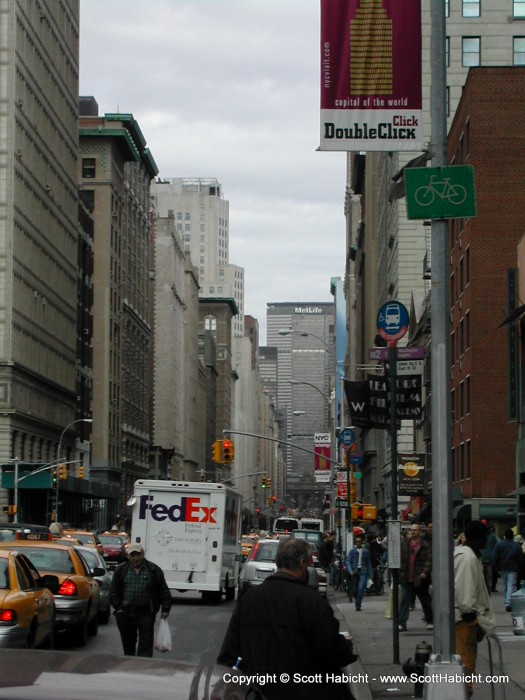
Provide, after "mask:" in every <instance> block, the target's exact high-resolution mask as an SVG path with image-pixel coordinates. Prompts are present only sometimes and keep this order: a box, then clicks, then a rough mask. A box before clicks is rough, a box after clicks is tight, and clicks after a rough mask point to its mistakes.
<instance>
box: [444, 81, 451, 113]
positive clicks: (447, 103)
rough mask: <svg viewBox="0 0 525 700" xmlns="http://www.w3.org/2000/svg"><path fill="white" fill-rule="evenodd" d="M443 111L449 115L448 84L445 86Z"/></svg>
mask: <svg viewBox="0 0 525 700" xmlns="http://www.w3.org/2000/svg"><path fill="white" fill-rule="evenodd" d="M445 113H446V115H447V117H450V87H449V86H448V85H447V87H446V88H445Z"/></svg>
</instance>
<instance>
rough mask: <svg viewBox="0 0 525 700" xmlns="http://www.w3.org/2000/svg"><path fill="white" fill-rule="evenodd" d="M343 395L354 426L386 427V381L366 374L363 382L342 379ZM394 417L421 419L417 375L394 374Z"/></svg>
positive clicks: (388, 412) (387, 402) (387, 397)
mask: <svg viewBox="0 0 525 700" xmlns="http://www.w3.org/2000/svg"><path fill="white" fill-rule="evenodd" d="M344 387H345V395H346V400H347V402H348V407H349V409H350V414H351V416H352V423H353V425H355V426H356V428H363V429H365V430H369V429H370V428H388V427H390V380H389V378H388V377H383V376H379V375H373V374H369V375H367V379H366V380H364V381H358V382H354V381H350V380H347V379H345V380H344ZM396 389H397V391H396V409H397V410H396V417H397V420H398V421H400V420H402V419H403V420H418V419H419V418H421V413H422V404H421V375H420V374H409V375H402V376H399V377H396Z"/></svg>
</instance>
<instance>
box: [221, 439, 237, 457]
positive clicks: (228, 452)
mask: <svg viewBox="0 0 525 700" xmlns="http://www.w3.org/2000/svg"><path fill="white" fill-rule="evenodd" d="M222 454H223V457H224V461H225V462H233V460H234V457H235V445H234V443H233V440H223V441H222Z"/></svg>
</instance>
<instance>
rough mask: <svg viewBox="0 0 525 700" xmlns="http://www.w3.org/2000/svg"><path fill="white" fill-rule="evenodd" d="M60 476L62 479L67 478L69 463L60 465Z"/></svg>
mask: <svg viewBox="0 0 525 700" xmlns="http://www.w3.org/2000/svg"><path fill="white" fill-rule="evenodd" d="M58 478H59V479H62V480H65V479H67V465H65V464H59V465H58Z"/></svg>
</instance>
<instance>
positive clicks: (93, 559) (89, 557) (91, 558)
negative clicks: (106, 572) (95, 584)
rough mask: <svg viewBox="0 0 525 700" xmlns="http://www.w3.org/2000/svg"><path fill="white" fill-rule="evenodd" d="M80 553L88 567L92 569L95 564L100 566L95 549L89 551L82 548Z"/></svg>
mask: <svg viewBox="0 0 525 700" xmlns="http://www.w3.org/2000/svg"><path fill="white" fill-rule="evenodd" d="M80 554H81V556H82V557H84V559H85V560H86V563H87V565H88V569H94V568H95V567H96V566H100V563H99V561H98V557H97V555H96V553H95V550H93V551H92V552H90V551H88V550H87V549H83V550H82V552H80Z"/></svg>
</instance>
